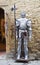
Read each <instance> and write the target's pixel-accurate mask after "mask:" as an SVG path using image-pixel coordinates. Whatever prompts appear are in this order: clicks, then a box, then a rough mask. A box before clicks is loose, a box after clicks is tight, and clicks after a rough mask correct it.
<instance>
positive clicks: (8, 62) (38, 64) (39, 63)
mask: <svg viewBox="0 0 40 65" xmlns="http://www.w3.org/2000/svg"><path fill="white" fill-rule="evenodd" d="M0 65H40V60H35V61H29V62H28V63H23V62H21V63H18V62H15V60H13V59H6V54H0Z"/></svg>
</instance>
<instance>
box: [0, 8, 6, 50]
mask: <svg viewBox="0 0 40 65" xmlns="http://www.w3.org/2000/svg"><path fill="white" fill-rule="evenodd" d="M0 51H6V39H5V16H4V10H3V9H1V8H0Z"/></svg>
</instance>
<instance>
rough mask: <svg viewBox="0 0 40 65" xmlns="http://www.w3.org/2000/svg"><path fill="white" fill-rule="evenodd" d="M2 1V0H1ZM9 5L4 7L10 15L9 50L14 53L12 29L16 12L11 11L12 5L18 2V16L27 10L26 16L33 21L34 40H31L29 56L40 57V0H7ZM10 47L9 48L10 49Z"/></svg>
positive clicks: (7, 38)
mask: <svg viewBox="0 0 40 65" xmlns="http://www.w3.org/2000/svg"><path fill="white" fill-rule="evenodd" d="M0 1H1V0H0ZM7 1H8V2H7V4H8V6H7V7H4V8H5V10H6V12H7V14H8V16H7V18H8V19H7V21H8V37H7V36H6V40H7V43H6V44H7V51H8V52H9V51H10V52H11V53H14V46H15V43H14V34H13V35H12V29H13V31H14V26H13V25H14V13H13V12H12V11H11V7H12V6H13V5H14V3H15V4H16V7H17V11H16V18H19V17H20V12H21V11H25V12H26V18H28V19H31V21H32V41H31V42H29V44H28V48H29V56H30V57H34V58H40V0H7ZM8 49H9V50H8Z"/></svg>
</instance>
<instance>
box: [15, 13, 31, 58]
mask: <svg viewBox="0 0 40 65" xmlns="http://www.w3.org/2000/svg"><path fill="white" fill-rule="evenodd" d="M16 28H17V30H16V37H17V38H18V49H17V59H20V54H21V33H22V32H26V33H27V32H28V37H27V36H25V37H24V52H25V59H28V38H29V41H31V37H32V28H31V21H30V20H29V19H26V18H25V13H22V14H21V18H20V19H17V20H16ZM18 29H19V37H18ZM27 29H28V30H27Z"/></svg>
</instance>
